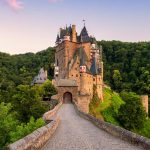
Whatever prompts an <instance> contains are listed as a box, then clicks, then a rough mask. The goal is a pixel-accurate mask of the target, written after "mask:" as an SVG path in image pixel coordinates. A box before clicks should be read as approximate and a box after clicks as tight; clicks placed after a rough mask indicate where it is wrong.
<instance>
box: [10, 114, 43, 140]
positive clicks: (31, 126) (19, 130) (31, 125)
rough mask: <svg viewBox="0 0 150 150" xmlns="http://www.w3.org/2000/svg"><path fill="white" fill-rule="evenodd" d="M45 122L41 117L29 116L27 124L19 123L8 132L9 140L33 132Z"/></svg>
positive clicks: (17, 138)
mask: <svg viewBox="0 0 150 150" xmlns="http://www.w3.org/2000/svg"><path fill="white" fill-rule="evenodd" d="M44 124H45V122H44V120H43V119H42V118H39V119H37V120H35V119H34V118H33V117H31V118H30V121H29V122H28V123H27V124H24V123H22V124H21V125H18V126H16V129H15V130H13V131H11V132H10V142H12V143H13V142H15V141H17V140H19V139H21V138H23V137H25V136H26V135H28V134H29V133H31V132H33V131H34V130H36V129H37V128H40V127H42V126H43V125H44Z"/></svg>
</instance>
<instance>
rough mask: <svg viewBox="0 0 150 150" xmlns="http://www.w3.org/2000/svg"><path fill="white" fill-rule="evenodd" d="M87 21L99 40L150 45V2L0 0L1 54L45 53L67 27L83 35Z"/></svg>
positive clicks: (116, 0) (131, 0)
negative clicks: (141, 42)
mask: <svg viewBox="0 0 150 150" xmlns="http://www.w3.org/2000/svg"><path fill="white" fill-rule="evenodd" d="M83 19H85V20H86V28H87V30H88V33H89V35H93V36H95V37H96V39H97V40H120V41H126V42H138V41H150V0H0V51H2V52H6V53H10V54H19V53H26V52H34V53H35V52H37V51H41V50H44V49H46V48H47V47H49V46H54V45H55V40H56V35H57V33H58V31H59V28H60V27H65V26H66V24H67V25H68V26H69V25H70V24H75V25H76V26H77V31H78V33H80V31H81V29H82V28H83V21H82V20H83Z"/></svg>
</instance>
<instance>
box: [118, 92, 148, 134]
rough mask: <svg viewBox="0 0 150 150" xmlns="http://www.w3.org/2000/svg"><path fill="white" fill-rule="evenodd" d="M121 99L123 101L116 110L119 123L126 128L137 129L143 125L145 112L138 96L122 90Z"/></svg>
mask: <svg viewBox="0 0 150 150" xmlns="http://www.w3.org/2000/svg"><path fill="white" fill-rule="evenodd" d="M120 95H121V97H122V99H123V100H124V101H125V104H123V105H122V106H121V107H120V109H119V112H118V120H119V122H120V124H121V125H122V126H123V127H124V128H126V129H128V130H133V131H135V130H138V129H140V128H142V127H143V126H144V122H145V120H146V112H145V110H144V108H143V106H142V103H141V100H140V97H139V96H138V95H136V94H135V93H132V92H129V93H128V92H122V93H121V94H120Z"/></svg>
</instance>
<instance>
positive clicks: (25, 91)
mask: <svg viewBox="0 0 150 150" xmlns="http://www.w3.org/2000/svg"><path fill="white" fill-rule="evenodd" d="M53 62H54V48H48V49H46V50H44V51H41V52H38V53H36V54H33V53H26V54H20V55H9V54H6V53H0V150H1V149H2V150H3V149H5V148H6V146H7V145H8V144H9V143H12V142H14V141H16V140H18V139H20V138H22V137H24V136H25V135H27V134H29V133H31V132H32V131H34V130H35V129H37V128H39V127H41V126H43V125H44V124H45V122H44V121H43V119H42V118H41V117H42V115H43V114H44V113H45V112H46V111H48V110H49V109H52V108H53V107H54V106H55V105H56V104H57V101H51V102H44V101H43V98H44V97H45V96H46V97H48V96H50V95H53V94H56V92H57V91H56V89H55V88H54V87H53V85H52V83H51V81H50V80H47V81H46V82H45V83H44V84H43V85H41V86H36V85H35V86H31V82H32V80H33V78H34V76H36V75H37V74H38V72H39V69H40V68H41V67H44V68H45V69H47V70H48V77H49V79H51V78H52V76H53V65H52V63H53Z"/></svg>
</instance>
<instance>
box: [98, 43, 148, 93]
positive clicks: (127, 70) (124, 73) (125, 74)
mask: <svg viewBox="0 0 150 150" xmlns="http://www.w3.org/2000/svg"><path fill="white" fill-rule="evenodd" d="M98 44H99V45H100V44H101V45H102V46H103V61H104V80H105V82H106V83H107V84H109V85H110V86H111V87H112V89H114V90H116V91H118V92H121V91H122V90H126V91H134V92H136V93H138V94H149V96H150V42H139V43H129V42H128V43H127V42H120V41H100V42H98Z"/></svg>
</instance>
